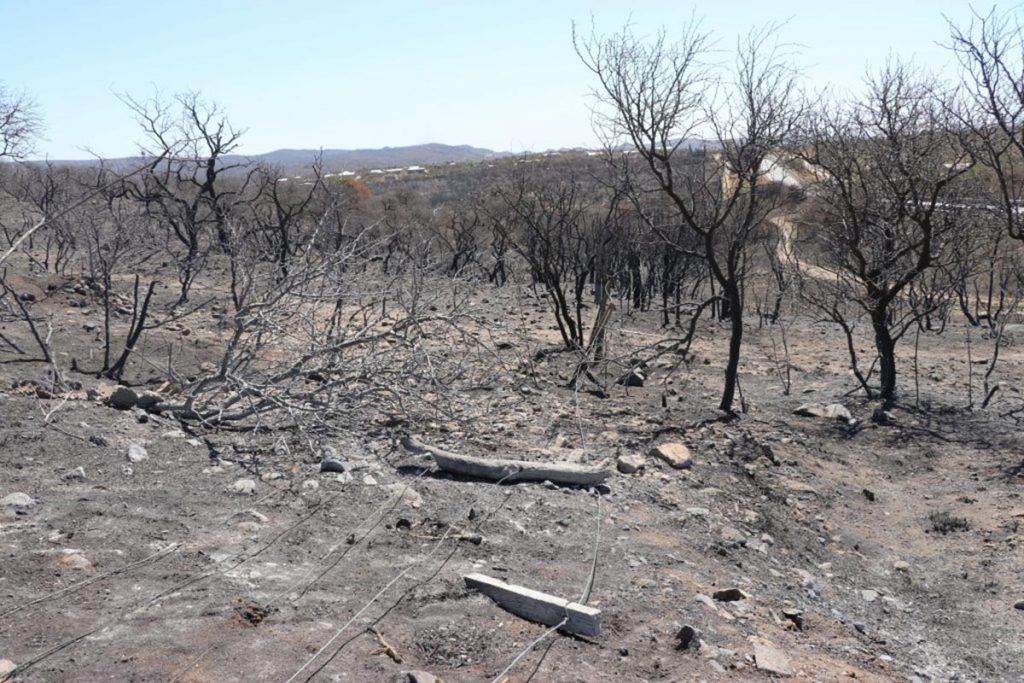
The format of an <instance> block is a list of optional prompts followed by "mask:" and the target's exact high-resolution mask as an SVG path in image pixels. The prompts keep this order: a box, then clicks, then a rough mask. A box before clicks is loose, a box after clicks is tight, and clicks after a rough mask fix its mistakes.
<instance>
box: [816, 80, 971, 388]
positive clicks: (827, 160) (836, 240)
mask: <svg viewBox="0 0 1024 683" xmlns="http://www.w3.org/2000/svg"><path fill="white" fill-rule="evenodd" d="M946 111H947V110H946V101H945V97H944V94H943V93H942V92H941V91H940V90H939V87H938V85H937V84H936V83H935V82H934V81H932V80H931V79H928V78H927V77H924V76H921V75H920V74H918V73H915V72H914V71H912V70H911V69H910V68H909V67H907V66H905V65H902V64H899V63H896V62H893V63H890V64H889V65H887V66H886V67H885V68H884V69H883V70H881V72H880V73H878V74H877V75H874V76H872V77H870V78H869V79H868V86H867V93H866V94H865V95H864V96H863V97H862V98H860V99H856V100H853V101H849V102H842V103H839V104H837V105H835V106H829V107H822V108H820V109H819V110H818V113H817V114H816V115H815V116H814V117H812V118H811V119H810V120H809V121H808V126H807V130H806V137H805V139H804V143H805V144H804V147H803V149H804V158H805V160H806V161H807V162H808V163H809V164H810V165H811V166H812V168H813V169H814V171H815V173H816V175H817V182H816V184H815V185H814V187H813V188H812V190H811V193H810V194H811V202H812V204H811V207H810V208H809V209H808V210H810V211H814V212H815V213H816V215H818V216H819V223H818V228H817V235H818V241H819V247H820V253H821V263H820V264H819V269H820V272H819V273H818V274H817V277H815V274H813V273H806V272H805V273H804V277H805V278H810V279H811V288H812V289H814V288H826V289H827V288H829V287H831V288H834V289H835V295H826V296H825V297H823V298H824V299H825V300H830V301H833V302H834V301H836V300H838V299H840V298H841V299H842V300H845V301H847V302H852V303H853V304H854V305H855V306H856V307H857V308H859V309H860V311H861V312H862V313H863V314H864V315H865V316H866V317H867V318H868V320H869V322H870V325H871V330H872V333H873V337H874V343H875V350H876V353H877V358H878V366H879V374H880V386H879V388H878V391H877V397H878V398H880V399H881V400H882V401H883V404H884V406H885V407H889V406H891V405H892V404H893V403H894V401H895V400H896V388H897V373H896V344H897V342H898V341H899V339H900V337H901V336H902V335H903V334H904V333H905V332H906V331H907V329H909V328H910V327H911V326H912V325H913V324H915V323H916V322H917V320H918V319H919V318H920V316H921V315H922V310H920V309H915V308H914V307H912V306H907V305H904V302H903V301H902V297H905V296H906V295H907V293H908V288H909V286H910V285H911V284H912V283H914V282H915V281H916V280H917V279H918V278H920V277H921V275H922V274H923V273H926V272H928V271H929V270H930V269H933V268H937V267H938V266H940V265H941V264H943V263H946V262H948V261H949V260H950V259H951V257H952V256H953V255H954V253H955V251H954V246H955V244H956V243H957V241H958V240H959V236H960V235H961V234H962V232H963V229H964V226H965V220H964V216H965V213H964V209H963V202H964V197H963V195H962V193H961V192H960V189H961V185H959V184H958V183H957V180H958V179H959V178H961V176H963V175H964V174H965V173H967V172H968V171H969V170H970V168H971V167H972V165H973V162H972V157H971V155H970V153H969V151H968V150H966V149H965V148H964V147H963V146H962V145H961V144H960V139H959V136H958V134H957V133H958V131H957V127H956V126H955V125H954V122H953V121H951V120H950V118H949V117H948V116H947V114H946ZM947 286H949V285H947ZM830 306H831V308H830V309H829V310H831V311H832V312H833V313H834V314H835V316H837V317H839V318H842V317H843V314H842V307H840V306H838V305H830ZM834 319H835V317H834ZM836 321H837V322H839V323H840V324H841V325H842V326H843V328H844V330H847V335H848V338H849V334H850V333H849V329H850V324H849V322H848V321H845V320H842V321H840V320H838V319H836ZM850 349H851V354H852V350H853V344H852V341H851V343H850ZM851 360H852V361H853V362H854V363H856V361H855V358H854V357H853V356H852V355H851ZM861 382H862V384H863V385H864V386H865V389H866V390H868V391H870V389H867V384H866V381H865V379H864V378H863V377H862V378H861Z"/></svg>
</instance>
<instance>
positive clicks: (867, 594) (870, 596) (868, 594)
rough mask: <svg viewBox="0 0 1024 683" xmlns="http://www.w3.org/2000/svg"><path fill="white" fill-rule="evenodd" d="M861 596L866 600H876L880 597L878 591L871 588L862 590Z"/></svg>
mask: <svg viewBox="0 0 1024 683" xmlns="http://www.w3.org/2000/svg"><path fill="white" fill-rule="evenodd" d="M860 597H861V598H863V599H864V602H874V601H875V600H877V599H878V591H874V590H871V589H866V590H862V591H861V592H860Z"/></svg>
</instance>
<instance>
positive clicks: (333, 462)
mask: <svg viewBox="0 0 1024 683" xmlns="http://www.w3.org/2000/svg"><path fill="white" fill-rule="evenodd" d="M348 469H349V464H348V463H347V462H345V461H344V460H337V459H335V458H325V459H324V460H321V461H320V471H321V472H345V471H347V470H348Z"/></svg>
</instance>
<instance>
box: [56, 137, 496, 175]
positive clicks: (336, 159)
mask: <svg viewBox="0 0 1024 683" xmlns="http://www.w3.org/2000/svg"><path fill="white" fill-rule="evenodd" d="M317 154H322V155H323V164H324V170H325V171H327V172H329V173H336V172H338V171H360V170H368V169H373V168H395V167H398V166H411V165H414V164H415V165H420V166H429V165H432V164H447V163H449V162H456V163H459V162H466V161H483V160H484V159H494V158H497V157H501V156H507V155H508V153H507V152H495V151H493V150H489V149H483V148H481V147H472V146H470V145H443V144H440V143H437V142H431V143H427V144H424V145H410V146H408V147H382V148H381V149H325V150H315V149H279V150H276V151H273V152H267V153H266V154H251V155H250V154H233V155H228V156H226V157H224V163H237V162H239V161H244V160H246V159H248V160H250V161H256V162H263V163H267V164H271V165H273V166H276V167H278V168H280V169H281V171H282V172H302V171H306V170H308V169H309V168H310V167H311V166H312V165H313V161H314V160H315V159H316V156H317ZM139 161H140V159H139V158H138V157H126V158H121V159H107V160H106V163H107V164H109V165H110V166H111V167H113V168H126V167H129V166H131V165H134V164H138V163H139ZM53 163H54V164H57V165H69V166H91V165H94V164H97V163H99V162H98V161H96V160H93V159H84V160H74V161H56V160H54V161H53Z"/></svg>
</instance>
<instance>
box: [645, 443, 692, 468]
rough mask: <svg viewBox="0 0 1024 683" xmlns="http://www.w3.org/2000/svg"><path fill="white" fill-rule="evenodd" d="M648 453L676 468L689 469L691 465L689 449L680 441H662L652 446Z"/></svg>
mask: <svg viewBox="0 0 1024 683" xmlns="http://www.w3.org/2000/svg"><path fill="white" fill-rule="evenodd" d="M648 455H649V456H651V457H653V458H658V459H659V460H663V461H665V462H666V463H668V464H669V465H670V466H671V467H674V468H675V469H677V470H684V469H689V468H690V467H692V466H693V457H692V456H691V455H690V449H689V448H687V447H686V446H685V445H683V444H681V443H663V444H661V445H660V446H655V447H654V448H652V449H651V450H650V451H649V452H648Z"/></svg>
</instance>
